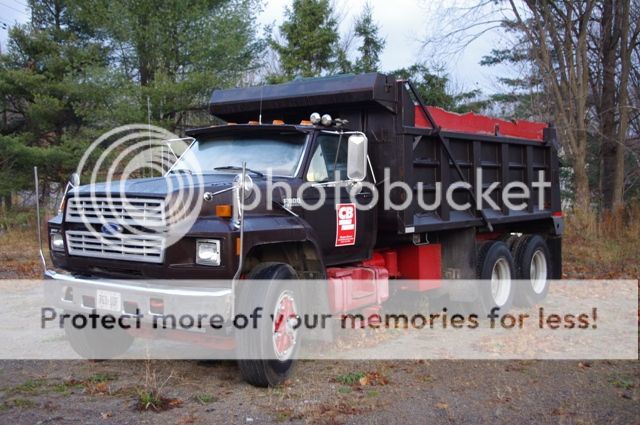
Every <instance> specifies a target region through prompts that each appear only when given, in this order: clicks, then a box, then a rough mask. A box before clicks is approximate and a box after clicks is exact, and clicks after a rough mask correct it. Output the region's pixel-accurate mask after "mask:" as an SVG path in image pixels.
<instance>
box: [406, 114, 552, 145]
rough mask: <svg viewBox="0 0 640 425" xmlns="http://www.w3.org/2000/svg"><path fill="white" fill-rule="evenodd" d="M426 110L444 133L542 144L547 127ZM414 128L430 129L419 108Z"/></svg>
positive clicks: (480, 116) (521, 121)
mask: <svg viewBox="0 0 640 425" xmlns="http://www.w3.org/2000/svg"><path fill="white" fill-rule="evenodd" d="M427 108H428V109H429V112H430V113H431V116H432V117H433V119H434V120H435V122H436V125H438V126H440V127H441V128H442V129H443V130H444V131H455V132H460V133H472V134H484V135H490V136H495V135H499V136H508V137H518V138H521V139H530V140H539V141H541V142H542V140H543V139H542V130H543V129H545V128H546V127H547V125H546V124H545V123H542V122H535V121H524V120H517V121H507V120H501V119H499V118H492V117H487V116H485V115H478V114H474V113H473V112H468V113H466V114H457V113H455V112H449V111H445V110H444V109H442V108H438V107H435V106H428V107H427ZM416 127H426V128H430V127H431V126H430V125H429V121H428V120H427V117H425V115H424V112H422V109H421V108H420V107H419V106H416Z"/></svg>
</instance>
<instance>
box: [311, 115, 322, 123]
mask: <svg viewBox="0 0 640 425" xmlns="http://www.w3.org/2000/svg"><path fill="white" fill-rule="evenodd" d="M321 120H322V118H321V117H320V114H319V113H317V112H314V113H313V114H311V116H310V117H309V121H311V124H313V125H318V124H320V121H321Z"/></svg>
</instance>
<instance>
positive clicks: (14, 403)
mask: <svg viewBox="0 0 640 425" xmlns="http://www.w3.org/2000/svg"><path fill="white" fill-rule="evenodd" d="M34 405H35V403H34V402H33V401H31V400H27V399H25V398H14V399H13V400H7V401H5V402H3V403H0V412H3V411H6V410H9V409H12V408H18V409H28V408H30V407H33V406H34Z"/></svg>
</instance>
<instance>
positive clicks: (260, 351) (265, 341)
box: [236, 263, 300, 387]
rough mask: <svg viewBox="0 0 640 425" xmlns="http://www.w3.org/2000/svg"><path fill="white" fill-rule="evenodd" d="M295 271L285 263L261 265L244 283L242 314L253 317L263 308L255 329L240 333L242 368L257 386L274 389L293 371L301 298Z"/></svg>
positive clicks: (298, 340) (240, 302)
mask: <svg viewBox="0 0 640 425" xmlns="http://www.w3.org/2000/svg"><path fill="white" fill-rule="evenodd" d="M296 278H297V274H296V272H295V270H294V269H293V268H292V267H291V266H289V265H288V264H284V263H267V264H261V265H258V266H257V267H256V268H255V269H254V270H253V271H252V272H251V273H250V274H249V276H248V279H254V280H265V282H264V283H262V282H259V283H258V282H254V284H253V285H251V284H249V283H248V282H247V283H245V282H242V283H241V284H242V287H241V288H240V290H239V293H238V296H239V300H238V303H237V305H238V312H239V314H245V315H248V314H251V312H253V311H255V309H256V307H261V308H262V311H263V314H262V315H263V316H264V317H262V318H261V320H259V321H258V322H257V327H256V328H255V329H248V328H245V329H240V330H236V332H237V336H236V343H237V349H238V356H239V358H240V360H238V367H239V369H240V374H241V375H242V378H243V379H244V380H245V381H246V382H248V383H249V384H251V385H255V386H257V387H273V386H276V385H279V384H281V383H283V382H284V381H285V379H286V378H287V377H288V376H289V374H290V373H291V371H292V370H293V367H294V364H295V354H296V352H297V349H298V347H299V345H300V335H299V332H298V330H297V326H296V318H297V314H298V312H299V311H300V310H299V306H300V305H299V297H298V293H297V291H296V288H295V286H294V285H292V284H291V283H289V282H286V281H287V280H291V279H296Z"/></svg>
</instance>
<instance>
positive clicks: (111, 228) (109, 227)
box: [100, 223, 124, 235]
mask: <svg viewBox="0 0 640 425" xmlns="http://www.w3.org/2000/svg"><path fill="white" fill-rule="evenodd" d="M123 230H124V228H123V227H122V226H121V225H119V224H117V223H105V224H103V225H102V228H101V229H100V232H102V234H103V235H117V234H120V233H122V231H123Z"/></svg>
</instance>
